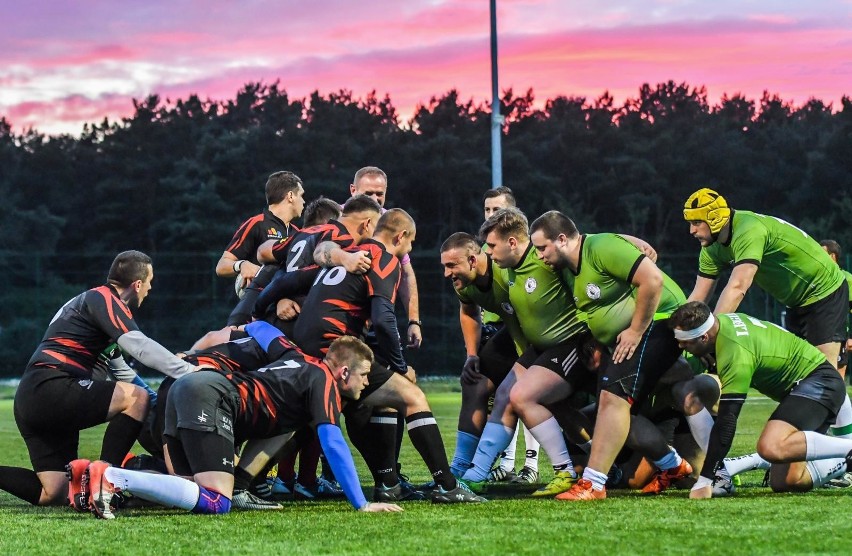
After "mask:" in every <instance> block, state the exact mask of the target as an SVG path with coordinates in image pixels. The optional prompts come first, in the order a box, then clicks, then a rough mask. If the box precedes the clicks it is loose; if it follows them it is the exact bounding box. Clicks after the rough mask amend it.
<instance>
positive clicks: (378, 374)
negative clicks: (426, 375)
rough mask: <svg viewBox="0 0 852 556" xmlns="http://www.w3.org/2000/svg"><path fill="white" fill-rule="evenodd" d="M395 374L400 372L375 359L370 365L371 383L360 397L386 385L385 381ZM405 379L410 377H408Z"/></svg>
mask: <svg viewBox="0 0 852 556" xmlns="http://www.w3.org/2000/svg"><path fill="white" fill-rule="evenodd" d="M395 374H399V373H396V372H394V371H392V370H390V369H388V368H387V367H386V366H384V365H382V364H381V363H379V362H378V361H373V364H372V366H370V374H369V375H367V378H368V379H369V381H370V382H369V384H367V387H366V388H364V390H363V391H362V392H361V397H360V399H361V400H363V399H364V398H366V397H367V396H369V395H370V394H372V393H373V392H375V391H376V390H378V389H379V388H381V387H382V386H384V384H385V382H387V381H389V380H390V378H391V377H392V376H393V375H395ZM400 376H402V375H400ZM405 380H408V379H407V378H406V379H405ZM347 405H348V404H347Z"/></svg>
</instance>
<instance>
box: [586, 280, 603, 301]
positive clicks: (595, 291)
mask: <svg viewBox="0 0 852 556" xmlns="http://www.w3.org/2000/svg"><path fill="white" fill-rule="evenodd" d="M586 295H587V296H589V299H600V298H601V289H600V288H599V287H598V286H597V284H592V283H589V284H586Z"/></svg>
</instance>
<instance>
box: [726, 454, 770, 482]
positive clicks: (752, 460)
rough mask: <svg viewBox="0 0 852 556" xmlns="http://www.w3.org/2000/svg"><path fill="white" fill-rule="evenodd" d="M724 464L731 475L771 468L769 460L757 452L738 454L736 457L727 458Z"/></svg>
mask: <svg viewBox="0 0 852 556" xmlns="http://www.w3.org/2000/svg"><path fill="white" fill-rule="evenodd" d="M724 464H725V469H727V470H728V474H729V475H730V476H731V477H733V476H734V475H739V474H740V473H742V472H743V471H754V470H755V469H769V462H768V461H766V460H765V459H763V458H762V457H760V456H759V455H757V453H754V454H748V455H745V456H737V457H735V458H725V461H724Z"/></svg>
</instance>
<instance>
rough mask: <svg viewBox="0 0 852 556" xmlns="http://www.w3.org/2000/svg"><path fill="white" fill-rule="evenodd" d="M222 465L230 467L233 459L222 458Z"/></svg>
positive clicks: (232, 464)
mask: <svg viewBox="0 0 852 556" xmlns="http://www.w3.org/2000/svg"><path fill="white" fill-rule="evenodd" d="M222 465H230V466H231V467H233V466H234V462H233V460H229V459H228V458H222Z"/></svg>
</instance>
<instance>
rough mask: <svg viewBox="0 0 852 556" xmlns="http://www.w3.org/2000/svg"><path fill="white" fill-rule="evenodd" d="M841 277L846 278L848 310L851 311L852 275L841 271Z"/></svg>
mask: <svg viewBox="0 0 852 556" xmlns="http://www.w3.org/2000/svg"><path fill="white" fill-rule="evenodd" d="M842 272H843V277H844V278H846V285H847V286H849V310H850V311H852V274H850V273H849V272H848V271H846V270H843V271H842Z"/></svg>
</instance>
